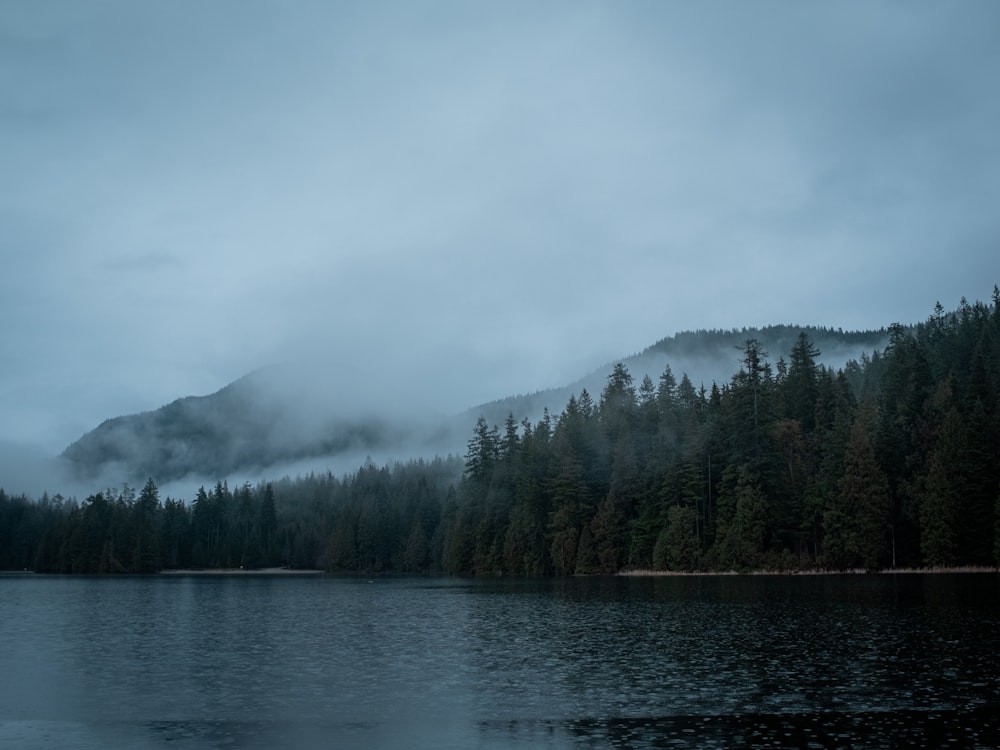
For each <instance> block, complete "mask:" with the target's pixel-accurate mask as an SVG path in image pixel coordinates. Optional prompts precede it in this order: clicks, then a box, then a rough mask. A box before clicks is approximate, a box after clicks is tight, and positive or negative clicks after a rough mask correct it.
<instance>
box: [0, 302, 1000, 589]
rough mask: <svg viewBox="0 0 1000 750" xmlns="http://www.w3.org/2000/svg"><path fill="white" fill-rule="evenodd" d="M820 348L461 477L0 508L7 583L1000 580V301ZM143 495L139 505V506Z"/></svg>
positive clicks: (572, 412)
mask: <svg viewBox="0 0 1000 750" xmlns="http://www.w3.org/2000/svg"><path fill="white" fill-rule="evenodd" d="M819 354H820V353H819V351H818V350H817V349H816V348H815V347H814V346H813V344H812V343H811V341H810V339H809V336H808V335H807V334H806V333H805V332H803V333H801V334H800V335H799V337H798V338H797V340H796V341H795V343H794V345H793V346H792V347H791V350H790V351H789V352H788V353H787V359H786V358H785V356H784V355H782V356H779V359H778V360H777V361H776V362H774V363H773V364H772V362H771V361H770V360H769V354H768V353H767V352H765V351H763V349H762V347H761V345H760V344H759V342H758V341H757V340H755V339H749V340H746V341H744V342H743V344H742V346H741V347H740V349H739V350H738V352H737V351H736V350H734V358H735V357H736V356H738V357H739V358H740V368H739V370H738V372H736V374H734V375H733V376H732V378H731V380H730V381H729V382H728V383H724V384H722V385H719V384H713V385H712V387H711V388H710V389H706V388H705V387H704V386H702V387H695V385H694V384H693V383H692V382H691V381H690V379H689V378H688V377H687V376H686V375H682V376H681V378H680V379H679V380H677V379H676V378H675V376H674V373H673V372H671V370H670V369H669V368H667V369H666V370H665V371H664V372H663V373H662V374H661V375H660V376H659V378H658V380H656V381H654V380H653V379H651V378H650V377H648V376H646V377H643V378H642V380H641V382H639V383H635V382H634V381H633V378H632V376H631V374H630V373H629V372H628V370H627V368H626V367H625V366H623V365H620V364H619V365H617V366H616V367H615V368H614V370H613V371H612V373H611V375H610V376H609V377H608V379H607V382H606V384H605V386H604V388H603V390H602V392H601V393H600V394H599V395H598V396H597V398H596V399H594V398H593V396H592V395H591V394H589V393H588V392H587V391H586V390H582V391H581V392H580V393H578V394H576V395H574V396H572V397H571V398H569V400H568V403H567V404H566V407H565V409H564V410H563V411H562V413H560V414H559V415H558V416H552V415H549V414H548V413H546V414H545V415H544V417H543V418H542V419H540V420H539V421H537V422H534V423H532V422H530V421H527V420H524V421H522V422H520V423H518V422H516V421H515V420H514V419H513V418H512V417H510V418H508V419H507V421H506V423H505V424H503V425H502V426H497V425H492V426H491V425H489V424H488V422H487V421H486V420H485V419H480V420H479V422H478V423H477V425H476V427H475V429H474V431H473V434H472V436H471V439H470V440H469V443H468V451H467V453H466V455H465V456H464V459H458V458H448V459H439V460H436V461H434V462H430V463H425V462H414V463H408V464H397V465H396V466H394V467H391V468H390V467H381V468H380V467H375V466H373V465H367V466H365V467H363V468H362V469H360V470H359V471H358V472H356V473H354V474H351V475H348V476H345V477H342V478H336V477H334V476H332V475H330V474H326V475H318V476H317V475H310V476H308V477H303V478H298V479H285V480H282V481H280V482H275V483H273V484H262V485H259V486H257V487H251V486H249V485H245V486H244V487H241V488H239V489H237V490H236V491H230V490H229V488H228V487H227V486H226V485H225V484H222V483H220V484H217V485H216V487H215V488H214V489H213V490H212V491H210V492H205V491H204V490H202V491H201V492H199V493H198V496H197V498H195V500H194V501H193V502H192V503H190V505H186V504H184V503H182V502H179V501H172V500H169V499H168V500H167V501H166V502H163V503H161V502H160V501H159V498H158V493H157V490H156V487H155V485H154V484H153V483H152V481H150V482H149V483H147V485H146V487H144V488H143V490H142V491H141V492H140V493H139V495H138V497H133V496H132V495H130V494H129V493H130V492H131V491H126V492H118V493H115V492H112V491H109V492H107V493H101V494H98V495H94V496H92V497H90V498H88V499H87V500H86V501H84V502H83V503H82V504H80V505H77V504H76V503H67V502H66V501H62V500H59V499H56V500H52V499H48V498H43V499H42V500H41V501H38V502H32V501H30V500H28V499H27V498H10V497H7V496H5V495H3V494H2V492H0V555H2V557H0V565H2V566H4V567H8V568H21V567H27V568H31V569H36V570H45V571H69V572H85V571H86V572H89V571H108V572H113V571H134V572H142V571H148V570H155V569H158V568H160V567H187V566H206V567H217V566H221V567H236V566H239V565H243V566H258V565H277V564H280V565H289V566H292V567H319V568H323V569H327V570H330V571H336V572H378V571H397V572H413V573H424V572H443V573H448V574H475V575H501V574H503V575H553V574H554V575H567V574H574V573H576V574H590V573H611V572H616V571H619V570H622V569H625V568H652V569H660V570H682V571H692V570H730V569H751V568H771V569H796V568H831V569H846V568H864V569H881V568H889V567H921V566H955V565H982V566H989V565H994V564H996V562H997V559H998V557H1000V539H998V535H997V533H996V528H997V515H998V509H1000V409H998V394H1000V291H998V290H996V289H994V295H993V301H992V305H986V304H983V303H979V302H977V303H975V304H969V303H967V302H966V301H965V300H963V301H962V302H961V304H960V306H959V308H958V309H957V310H956V311H954V312H945V311H944V309H943V308H942V307H941V306H940V305H938V306H937V307H936V308H935V310H934V312H933V314H932V315H931V316H930V317H929V318H928V320H927V321H925V322H924V323H921V324H919V325H917V326H914V327H912V328H904V327H902V326H894V327H892V328H891V330H890V341H889V344H888V346H887V347H886V348H885V349H884V350H883V351H875V352H873V353H872V354H871V355H870V356H863V357H862V358H861V359H860V361H852V362H849V363H848V364H847V365H846V366H845V367H844V368H843V369H841V370H838V371H833V370H831V369H829V368H826V367H823V366H821V365H819V364H817V358H818V356H819ZM132 494H134V493H132Z"/></svg>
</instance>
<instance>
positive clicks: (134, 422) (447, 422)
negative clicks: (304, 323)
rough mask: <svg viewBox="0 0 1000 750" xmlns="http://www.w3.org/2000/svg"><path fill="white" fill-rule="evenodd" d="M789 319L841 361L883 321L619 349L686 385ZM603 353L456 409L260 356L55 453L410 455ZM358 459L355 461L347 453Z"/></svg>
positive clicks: (543, 405)
mask: <svg viewBox="0 0 1000 750" xmlns="http://www.w3.org/2000/svg"><path fill="white" fill-rule="evenodd" d="M801 331H806V333H807V334H808V335H809V337H810V339H811V340H812V342H813V344H814V345H815V346H816V348H818V349H819V350H820V352H821V354H820V356H819V358H818V361H819V362H820V363H821V364H824V365H826V366H828V367H831V368H834V369H837V368H840V367H843V366H844V364H845V363H846V362H848V361H849V360H851V359H857V358H860V357H861V356H862V355H863V354H866V353H871V352H873V351H876V350H881V349H882V348H883V347H884V346H885V344H886V342H887V340H888V334H887V332H886V331H885V330H878V331H864V332H844V331H841V330H832V329H827V328H816V327H801V326H785V325H780V326H768V327H765V328H759V329H758V328H743V329H733V330H728V331H694V332H685V333H679V334H677V335H675V336H671V337H669V338H665V339H662V340H660V341H658V342H656V343H655V344H653V345H652V346H650V347H648V348H647V349H645V350H644V351H642V352H641V353H639V354H634V355H632V356H630V357H626V358H623V359H622V360H620V362H622V363H623V364H624V365H625V366H626V367H627V368H628V370H629V372H630V373H631V374H632V376H633V379H634V380H635V382H636V384H638V383H639V382H640V381H641V380H642V378H643V376H644V375H649V377H650V378H651V379H652V380H653V382H654V383H655V382H657V381H658V379H659V377H660V375H661V374H662V373H663V372H664V369H665V368H666V367H667V366H668V365H669V366H670V368H671V370H672V372H673V373H674V376H675V377H676V378H677V380H680V379H681V377H682V376H683V375H685V374H686V375H688V376H689V378H690V379H691V381H692V382H693V383H694V384H695V387H698V386H700V385H702V384H704V385H705V386H706V387H710V386H711V384H712V383H713V382H717V383H726V382H728V381H729V379H730V377H731V376H732V375H733V373H735V372H736V371H737V370H738V369H739V363H740V356H741V354H740V347H741V345H742V344H743V342H745V341H746V340H747V339H750V338H754V339H757V340H758V341H759V342H760V344H761V346H762V348H763V350H764V351H766V352H768V353H769V354H770V361H771V362H774V363H776V362H777V361H778V360H779V359H780V358H782V357H786V356H787V355H788V352H789V351H790V350H791V348H792V345H793V343H794V341H795V339H796V337H797V336H798V335H799V333H800V332H801ZM613 365H614V363H608V364H607V365H606V366H605V367H602V368H598V369H597V370H594V371H593V372H591V373H589V374H587V375H585V376H584V377H582V378H580V379H579V380H577V381H575V382H573V383H570V384H568V385H566V386H564V387H562V388H554V389H549V390H545V391H538V392H536V393H533V394H528V395H518V396H509V397H506V398H502V399H498V400H496V401H493V402H490V403H486V404H482V405H480V406H477V407H474V408H473V409H469V410H467V411H465V412H463V413H461V414H457V415H454V416H451V417H446V416H443V415H438V414H418V413H412V412H402V411H401V410H400V409H398V408H394V407H391V406H390V407H383V408H382V409H379V408H378V407H377V405H373V404H371V403H369V404H368V405H367V406H366V407H365V408H361V407H360V406H359V405H358V404H359V403H362V401H361V399H360V396H361V395H362V394H360V393H355V392H354V391H357V390H359V389H360V388H361V387H362V386H361V384H360V383H358V382H356V383H354V384H353V386H352V385H350V384H347V383H345V382H343V381H340V382H337V383H336V384H335V385H331V382H332V381H330V380H329V379H327V378H326V377H325V376H324V375H325V374H324V373H323V372H319V373H317V372H316V371H315V368H310V367H305V366H292V365H284V366H277V367H271V368H265V369H261V370H258V371H255V372H253V373H250V374H249V375H246V376H244V377H242V378H240V379H239V380H236V381H234V382H233V383H230V384H229V385H227V386H226V387H224V388H222V389H221V390H219V391H218V392H216V393H213V394H211V395H208V396H193V397H187V398H180V399H177V400H176V401H174V402H172V403H170V404H167V405H166V406H163V407H161V408H159V409H156V410H154V411H149V412H142V413H139V414H132V415H127V416H121V417H116V418H114V419H109V420H106V421H105V422H103V423H102V424H101V425H99V426H98V427H97V428H95V429H94V430H92V431H90V432H88V433H86V434H85V435H83V436H82V437H81V438H80V439H79V440H77V441H76V442H74V443H73V444H72V445H70V446H69V447H67V448H66V450H65V451H64V452H63V454H62V457H63V458H64V459H66V460H67V461H68V462H69V463H70V464H71V466H72V467H73V470H74V473H75V474H76V475H77V476H78V477H80V478H82V479H96V478H97V477H111V478H112V481H113V482H115V483H117V482H120V481H123V480H124V481H130V482H142V481H144V480H145V479H146V478H149V477H153V478H154V479H155V480H156V481H158V482H167V481H172V480H176V479H182V478H184V477H190V476H197V477H203V478H205V479H207V480H209V481H214V480H215V479H218V478H220V477H229V476H233V475H235V474H240V473H243V474H249V473H253V472H258V473H260V472H262V471H263V470H264V469H267V468H269V467H275V466H277V465H288V464H290V463H293V462H296V461H302V460H305V459H321V458H334V457H338V456H339V457H345V456H352V457H354V456H358V457H361V459H360V460H362V461H363V460H364V459H363V457H364V456H365V455H366V454H377V455H380V456H393V457H396V458H399V459H407V458H411V457H415V456H417V455H425V454H432V455H433V454H435V453H437V454H446V453H449V452H452V453H459V454H462V453H464V451H465V447H466V442H467V440H468V438H469V436H470V435H471V431H472V427H473V425H474V423H475V421H476V420H477V419H478V418H479V416H483V417H485V418H486V419H487V421H488V422H490V423H491V424H502V423H503V422H504V420H505V419H506V418H507V415H508V414H512V415H513V416H514V418H515V419H516V420H518V421H520V420H521V419H525V418H527V419H529V420H532V421H536V420H537V419H539V418H541V416H542V414H543V412H544V410H545V409H548V410H549V411H550V412H551V413H552V414H553V415H554V416H555V415H558V414H559V413H560V412H561V411H562V409H563V408H564V407H565V405H566V402H567V401H568V399H569V397H570V395H573V394H579V393H580V392H581V390H582V389H584V388H586V389H587V390H588V391H589V392H590V393H591V395H592V397H593V398H595V399H596V398H598V397H599V395H600V393H601V391H602V390H603V388H604V385H605V383H606V380H607V376H608V374H609V373H610V371H611V369H612V367H613ZM358 463H360V461H359V462H358Z"/></svg>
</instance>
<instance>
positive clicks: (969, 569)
mask: <svg viewBox="0 0 1000 750" xmlns="http://www.w3.org/2000/svg"><path fill="white" fill-rule="evenodd" d="M949 573H993V574H994V575H995V574H997V573H1000V569H998V568H996V567H982V566H975V565H959V566H957V567H954V568H937V567H932V568H883V569H881V570H866V569H865V568H849V569H847V570H828V569H825V568H816V569H807V570H747V571H742V572H741V571H738V570H696V571H683V570H622V571H619V572H618V573H615V575H616V576H622V577H625V578H630V577H631V578H671V577H683V576H843V575H873V576H879V575H915V574H916V575H940V574H949Z"/></svg>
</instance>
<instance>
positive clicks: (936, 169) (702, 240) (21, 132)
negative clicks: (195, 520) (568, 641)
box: [0, 0, 1000, 483]
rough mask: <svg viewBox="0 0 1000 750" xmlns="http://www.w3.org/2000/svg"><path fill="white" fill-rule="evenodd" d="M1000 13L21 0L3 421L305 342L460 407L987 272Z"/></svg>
mask: <svg viewBox="0 0 1000 750" xmlns="http://www.w3.org/2000/svg"><path fill="white" fill-rule="evenodd" d="M998 40H1000V3H998V2H995V0H984V1H983V2H973V1H963V2H918V1H915V0H905V1H901V2H873V1H872V0H864V1H863V2H829V3H816V2H809V3H803V2H798V1H792V0H788V1H787V2H749V3H748V2H743V1H742V0H739V1H736V0H734V1H733V2H697V3H695V2H690V3H680V2H660V1H656V2H629V1H628V0H624V1H618V2H589V1H587V0H578V1H574V2H560V1H558V0H552V1H547V0H531V1H529V2H511V1H510V0H504V1H503V2H488V3H487V2H483V3H473V2H467V1H466V0H461V1H460V2H437V1H436V0H417V1H415V2H414V1H411V0H407V1H406V2H398V3H397V2H367V1H365V2H361V1H358V2H335V1H334V0H316V1H315V2H312V1H310V0H296V1H295V2H291V3H289V2H279V1H278V0H273V1H271V2H249V1H248V0H213V1H212V2H201V1H200V0H199V1H197V2H196V1H194V0H179V1H171V2H153V1H152V0H150V1H148V2H145V1H137V0H120V1H118V0H110V1H108V2H103V1H97V0H66V1H64V2H60V1H59V0H45V1H44V2H38V1H37V0H2V2H0V258H2V268H0V320H2V321H3V322H2V325H3V329H2V331H3V335H2V339H0V343H2V349H0V351H2V354H0V440H5V441H14V442H23V443H32V444H35V445H39V446H44V447H45V448H46V449H48V450H51V451H54V452H58V451H60V450H61V449H62V448H63V447H65V445H66V444H68V443H69V442H70V441H72V440H74V439H75V438H77V437H79V436H80V435H81V434H82V433H83V432H85V431H86V430H89V429H91V428H93V427H94V426H96V425H97V424H98V423H99V422H100V421H102V420H103V419H105V418H107V417H112V416H117V415H120V414H125V413H130V412H134V411H139V410H147V409H154V408H157V407H159V406H161V405H163V404H165V403H167V402H169V401H172V400H173V399H174V398H176V397H178V396H183V395H200V394H207V393H210V392H213V391H215V390H217V389H219V388H220V387H222V386H224V385H225V384H227V383H228V382H230V381H232V380H233V379H235V378H237V377H239V376H241V375H243V374H245V373H246V372H248V371H250V370H252V369H254V368H256V367H259V366H261V365H265V364H268V363H271V362H275V361H280V360H287V359H290V358H298V357H300V356H302V355H303V353H311V354H313V355H322V356H323V357H324V358H325V359H327V361H328V363H329V367H330V368H331V369H330V378H331V382H332V383H335V384H336V387H339V388H343V389H344V391H345V398H370V397H371V394H372V393H375V394H382V393H388V392H392V391H396V392H397V393H399V392H401V391H405V392H406V393H407V394H408V395H407V397H408V398H417V399H420V400H422V401H424V402H426V404H427V405H428V406H431V407H433V408H435V409H440V410H442V411H458V410H461V409H464V408H466V407H468V406H472V405H474V404H477V403H480V402H483V401H488V400H492V399H494V398H497V397H500V396H504V395H508V394H512V393H520V392H530V391H534V390H537V389H540V388H545V387H550V386H557V385H563V384H565V383H567V382H570V381H572V380H574V379H575V378H576V377H578V376H580V375H582V374H584V373H586V372H588V371H589V370H591V369H593V368H594V367H595V366H597V365H600V364H603V363H605V362H607V361H609V360H613V359H615V358H617V357H623V356H626V355H629V354H632V353H635V352H637V351H640V350H641V349H643V348H645V347H646V346H648V345H650V344H652V343H654V342H655V341H657V340H658V339H660V338H663V337H665V336H669V335H671V334H673V333H676V332H678V331H683V330H690V329H696V328H732V327H741V326H744V325H766V324H772V323H792V324H814V325H825V326H833V327H843V328H845V329H859V328H878V327H882V326H885V325H888V324H890V323H892V322H895V321H900V322H906V323H909V322H917V321H919V320H923V319H925V318H926V317H927V315H928V314H929V313H930V312H931V309H932V308H933V305H934V303H935V301H937V300H941V302H942V303H943V304H944V305H945V307H948V308H952V307H955V306H956V305H957V303H958V301H959V299H960V298H961V297H962V296H963V295H965V296H967V297H968V298H969V299H970V300H975V299H983V300H988V299H989V297H990V294H991V292H992V289H993V284H994V283H995V282H997V281H1000V138H998V135H997V134H998V133H1000V95H998V85H1000V84H998V82H1000V43H998ZM779 354H780V353H779ZM0 483H2V481H0Z"/></svg>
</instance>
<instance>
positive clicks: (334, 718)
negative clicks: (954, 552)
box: [0, 574, 1000, 750]
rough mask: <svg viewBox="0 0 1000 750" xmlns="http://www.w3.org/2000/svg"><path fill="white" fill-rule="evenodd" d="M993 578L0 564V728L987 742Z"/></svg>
mask: <svg viewBox="0 0 1000 750" xmlns="http://www.w3.org/2000/svg"><path fill="white" fill-rule="evenodd" d="M998 689H1000V576H997V575H994V574H959V575H943V574H936V575H915V574H911V575H877V576H875V575H872V576H865V575H845V576H788V577H782V576H697V577H658V578H570V579H546V580H487V581H480V580H462V579H415V578H411V579H375V580H373V581H368V580H363V579H360V580H358V579H343V578H331V577H327V576H253V575H233V576H209V575H203V576H177V575H161V576H150V577H137V578H128V577H123V578H113V577H104V578H100V577H46V576H35V575H30V574H25V575H3V576H0V747H3V748H80V749H90V748H174V749H179V750H183V749H184V748H199V749H201V748H271V747H281V748H297V747H302V748H408V749H412V748H475V747H482V748H538V747H541V748H570V747H573V748H580V747H585V748H590V747H595V748H596V747H619V748H661V747H689V748H695V747H698V748H703V747H720V748H721V747H815V748H821V747H866V748H867V747H886V748H897V747H929V748H931V747H932V748H940V747H945V746H948V747H997V746H1000V704H998V695H1000V690H998Z"/></svg>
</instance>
